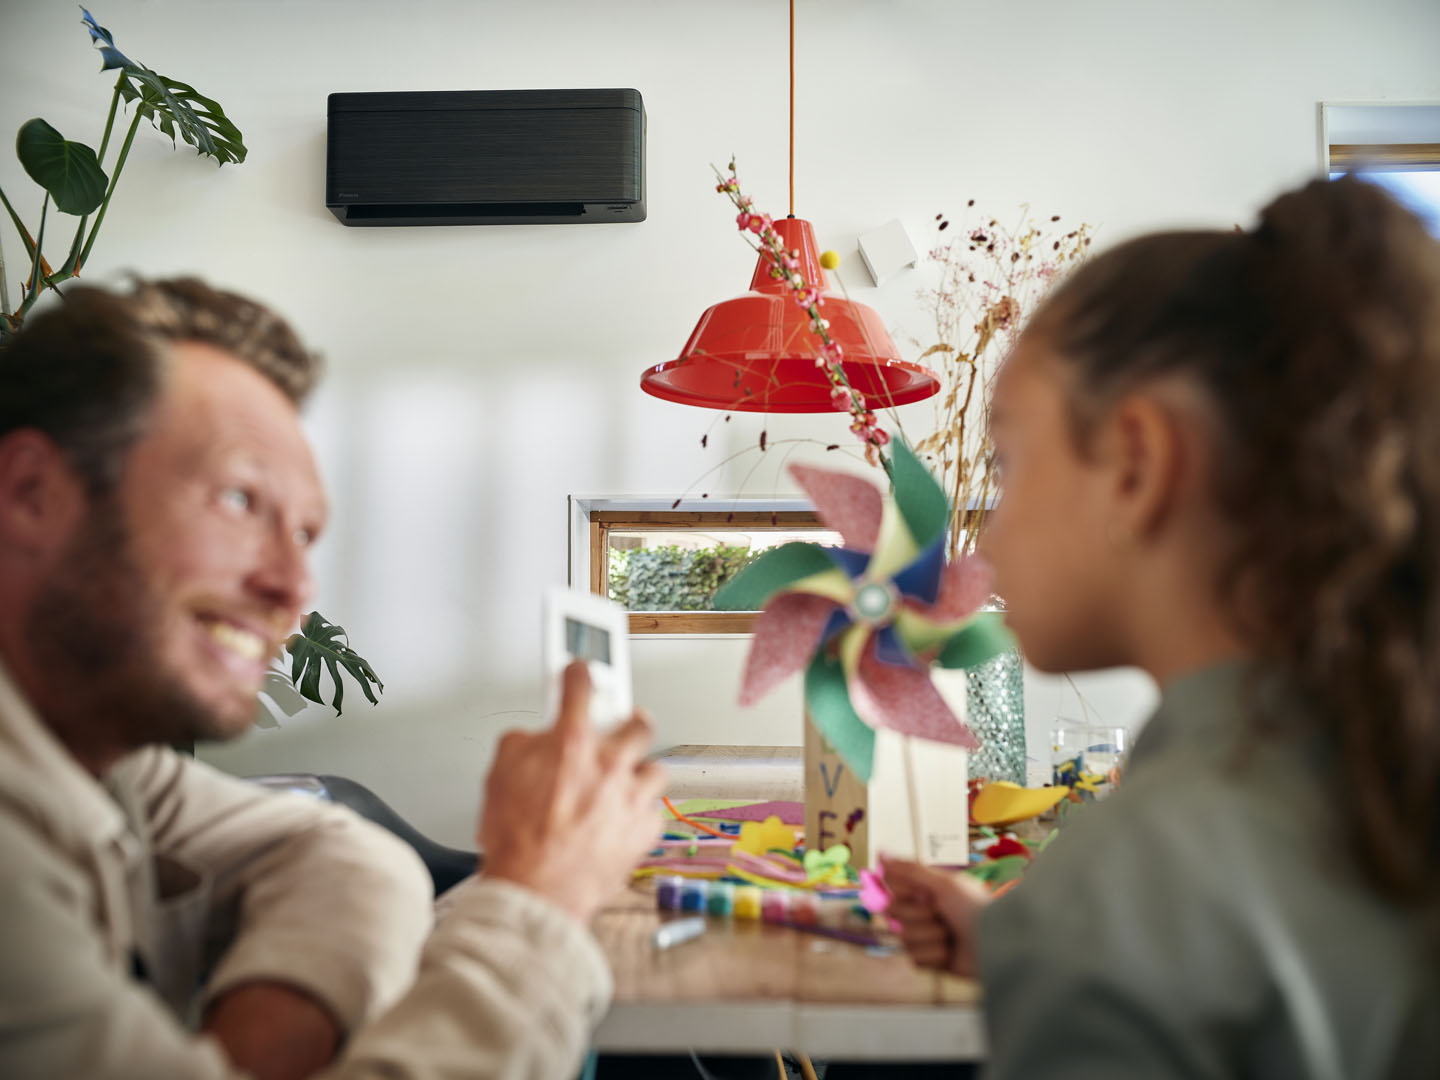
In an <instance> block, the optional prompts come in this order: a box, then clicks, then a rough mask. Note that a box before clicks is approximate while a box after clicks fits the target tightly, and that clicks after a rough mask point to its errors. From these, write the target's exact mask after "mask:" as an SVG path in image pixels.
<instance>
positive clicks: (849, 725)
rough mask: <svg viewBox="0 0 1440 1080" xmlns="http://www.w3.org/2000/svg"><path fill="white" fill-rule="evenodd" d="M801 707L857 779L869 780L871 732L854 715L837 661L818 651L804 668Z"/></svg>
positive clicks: (872, 754)
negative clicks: (803, 691) (803, 701)
mask: <svg viewBox="0 0 1440 1080" xmlns="http://www.w3.org/2000/svg"><path fill="white" fill-rule="evenodd" d="M805 708H806V710H807V711H808V712H809V713H810V719H811V721H812V722H813V723H814V724H815V729H816V730H817V731H819V732H820V734H821V735H823V736H824V737H825V739H826V740H827V741H828V742H829V743H830V745H831V746H833V747H834V748H835V752H836V753H837V754H839V755H840V758H841V760H842V761H844V762H845V764H846V765H848V766H850V768H851V769H852V770H853V771H854V773H855V775H856V776H858V777H859V778H860V780H861V782H863V783H866V784H868V783H869V782H870V771H871V768H872V767H873V765H874V763H875V732H873V731H871V730H870V728H868V727H867V726H866V725H865V722H864V721H863V720H861V719H860V717H858V716H856V715H855V709H854V707H853V706H852V705H851V704H850V691H849V690H847V689H846V688H845V672H844V670H843V669H842V668H841V667H840V662H839V661H838V660H835V659H833V658H831V657H828V656H826V655H825V654H824V653H820V654H819V655H817V656H816V657H815V659H814V660H812V661H811V662H810V667H809V669H808V670H807V671H806V672H805Z"/></svg>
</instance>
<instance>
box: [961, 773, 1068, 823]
mask: <svg viewBox="0 0 1440 1080" xmlns="http://www.w3.org/2000/svg"><path fill="white" fill-rule="evenodd" d="M1069 794H1070V789H1069V788H1065V787H1044V788H1023V787H1021V786H1020V785H1019V784H1012V783H1011V782H1010V781H1009V780H996V781H995V782H994V783H991V784H986V785H985V786H984V787H982V788H981V789H980V790H979V791H978V792H976V794H975V798H974V799H972V800H971V801H970V818H971V820H973V821H974V822H975V824H977V825H1011V824H1013V823H1015V822H1017V821H1024V820H1026V819H1027V818H1032V817H1037V816H1038V815H1040V814H1043V813H1044V812H1045V811H1046V810H1049V809H1050V808H1051V807H1052V806H1054V805H1056V804H1057V803H1058V802H1060V800H1061V799H1063V798H1065V796H1067V795H1069Z"/></svg>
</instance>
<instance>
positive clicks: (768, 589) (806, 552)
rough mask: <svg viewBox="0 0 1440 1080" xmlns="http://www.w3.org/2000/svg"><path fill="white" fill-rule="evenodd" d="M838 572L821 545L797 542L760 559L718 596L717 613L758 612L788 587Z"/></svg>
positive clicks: (781, 546)
mask: <svg viewBox="0 0 1440 1080" xmlns="http://www.w3.org/2000/svg"><path fill="white" fill-rule="evenodd" d="M834 569H835V560H833V559H832V558H830V556H829V555H828V554H826V552H825V549H824V548H822V547H821V546H820V545H819V544H804V543H801V542H799V541H794V542H792V543H789V544H781V545H780V546H779V547H777V548H771V549H770V550H769V551H767V552H765V553H764V554H762V555H760V556H759V557H758V558H756V560H755V561H754V562H752V563H751V564H750V565H749V566H747V567H746V568H745V569H744V570H741V571H740V573H738V574H736V575H735V576H734V577H733V578H731V579H730V581H729V582H727V583H726V585H725V587H724V588H722V589H721V590H720V591H719V592H717V593H716V594H715V609H716V610H717V611H759V610H760V609H761V608H763V607H764V606H765V602H766V601H767V600H769V599H770V597H772V596H774V595H775V594H776V593H777V592H779V591H780V590H781V589H783V588H785V586H787V585H790V584H793V583H794V582H797V581H799V580H800V579H801V578H807V577H809V576H810V575H811V574H819V573H822V572H823V571H826V570H834Z"/></svg>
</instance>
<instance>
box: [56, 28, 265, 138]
mask: <svg viewBox="0 0 1440 1080" xmlns="http://www.w3.org/2000/svg"><path fill="white" fill-rule="evenodd" d="M80 10H81V11H82V12H83V13H84V18H83V19H81V22H83V23H84V24H85V26H86V28H87V29H88V30H89V31H90V40H91V42H92V43H93V44H94V45H95V47H96V48H97V49H99V50H100V55H101V56H102V57H103V58H104V61H103V63H102V64H101V66H100V70H101V71H108V70H110V69H112V68H118V69H119V70H120V71H121V72H122V73H123V74H124V76H125V78H124V80H123V81H122V82H121V83H120V96H121V97H123V98H124V99H125V100H126V101H127V102H129V101H138V102H139V109H140V115H141V116H143V117H145V118H146V119H147V120H149V121H150V122H151V123H152V124H154V125H155V127H156V128H158V129H159V130H160V131H161V132H163V133H164V134H166V135H168V136H170V141H171V142H172V143H173V142H174V141H175V134H176V132H177V131H178V132H179V134H180V137H181V138H183V139H184V140H185V141H186V142H187V143H189V144H190V145H191V146H193V147H195V149H196V150H198V151H200V153H202V154H206V155H209V156H210V157H213V158H214V159H215V160H216V161H218V162H219V163H220V164H221V165H224V164H225V163H226V162H227V161H234V162H237V163H238V162H241V161H244V160H245V154H246V150H245V143H244V141H243V136H242V135H241V134H240V129H239V128H237V127H236V126H235V125H234V124H233V123H231V122H230V119H229V118H228V117H227V116H226V115H225V111H224V110H223V109H221V108H220V106H219V105H218V104H217V103H216V102H215V101H214V100H212V99H211V98H207V97H205V96H204V95H202V94H200V93H199V92H198V91H197V90H196V89H195V88H194V87H193V86H190V85H189V84H188V83H182V82H180V81H178V80H176V79H171V78H169V77H168V76H165V75H161V74H160V73H159V72H157V71H152V70H151V69H150V68H148V67H146V66H145V65H144V64H141V63H139V62H138V61H136V60H131V59H130V58H129V57H128V56H126V55H125V54H124V53H122V52H121V51H120V50H119V49H117V48H116V47H115V38H114V36H113V35H111V33H110V31H109V30H106V29H105V28H104V27H103V26H101V25H100V24H99V23H97V22H96V21H95V19H94V17H93V16H92V15H91V14H90V13H89V12H88V11H85V9H84V8H81V9H80Z"/></svg>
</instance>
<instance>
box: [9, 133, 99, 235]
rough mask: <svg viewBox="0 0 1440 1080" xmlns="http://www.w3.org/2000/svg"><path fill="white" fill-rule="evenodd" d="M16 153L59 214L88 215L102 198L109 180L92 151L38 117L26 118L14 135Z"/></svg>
mask: <svg viewBox="0 0 1440 1080" xmlns="http://www.w3.org/2000/svg"><path fill="white" fill-rule="evenodd" d="M15 155H16V156H17V157H18V158H19V159H20V164H21V165H22V166H23V167H24V169H25V171H26V172H27V173H28V174H29V175H30V179H31V180H34V181H35V182H36V183H37V184H39V185H40V186H41V187H42V188H44V189H45V190H46V191H48V192H49V193H50V197H51V198H52V199H54V200H55V206H56V208H57V209H58V210H60V211H61V212H62V213H66V214H75V215H76V216H77V217H78V216H79V215H81V214H88V213H90V212H91V211H93V210H94V209H95V208H96V207H97V206H99V205H100V204H101V203H102V202H103V201H104V200H105V188H106V186H107V185H108V184H109V183H110V181H109V179H108V178H107V177H106V176H105V171H104V170H103V169H101V168H100V162H99V161H98V160H97V159H96V157H95V151H94V150H91V149H90V147H88V146H86V145H85V144H84V143H78V142H71V141H70V140H69V139H67V138H65V136H64V135H61V134H60V132H58V131H56V130H55V129H54V128H53V127H51V126H50V125H49V124H47V123H46V122H45V121H44V120H41V119H39V118H38V117H37V118H36V119H34V120H27V121H26V122H25V123H24V124H23V125H22V126H21V128H20V134H19V135H18V136H16V138H15Z"/></svg>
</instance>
